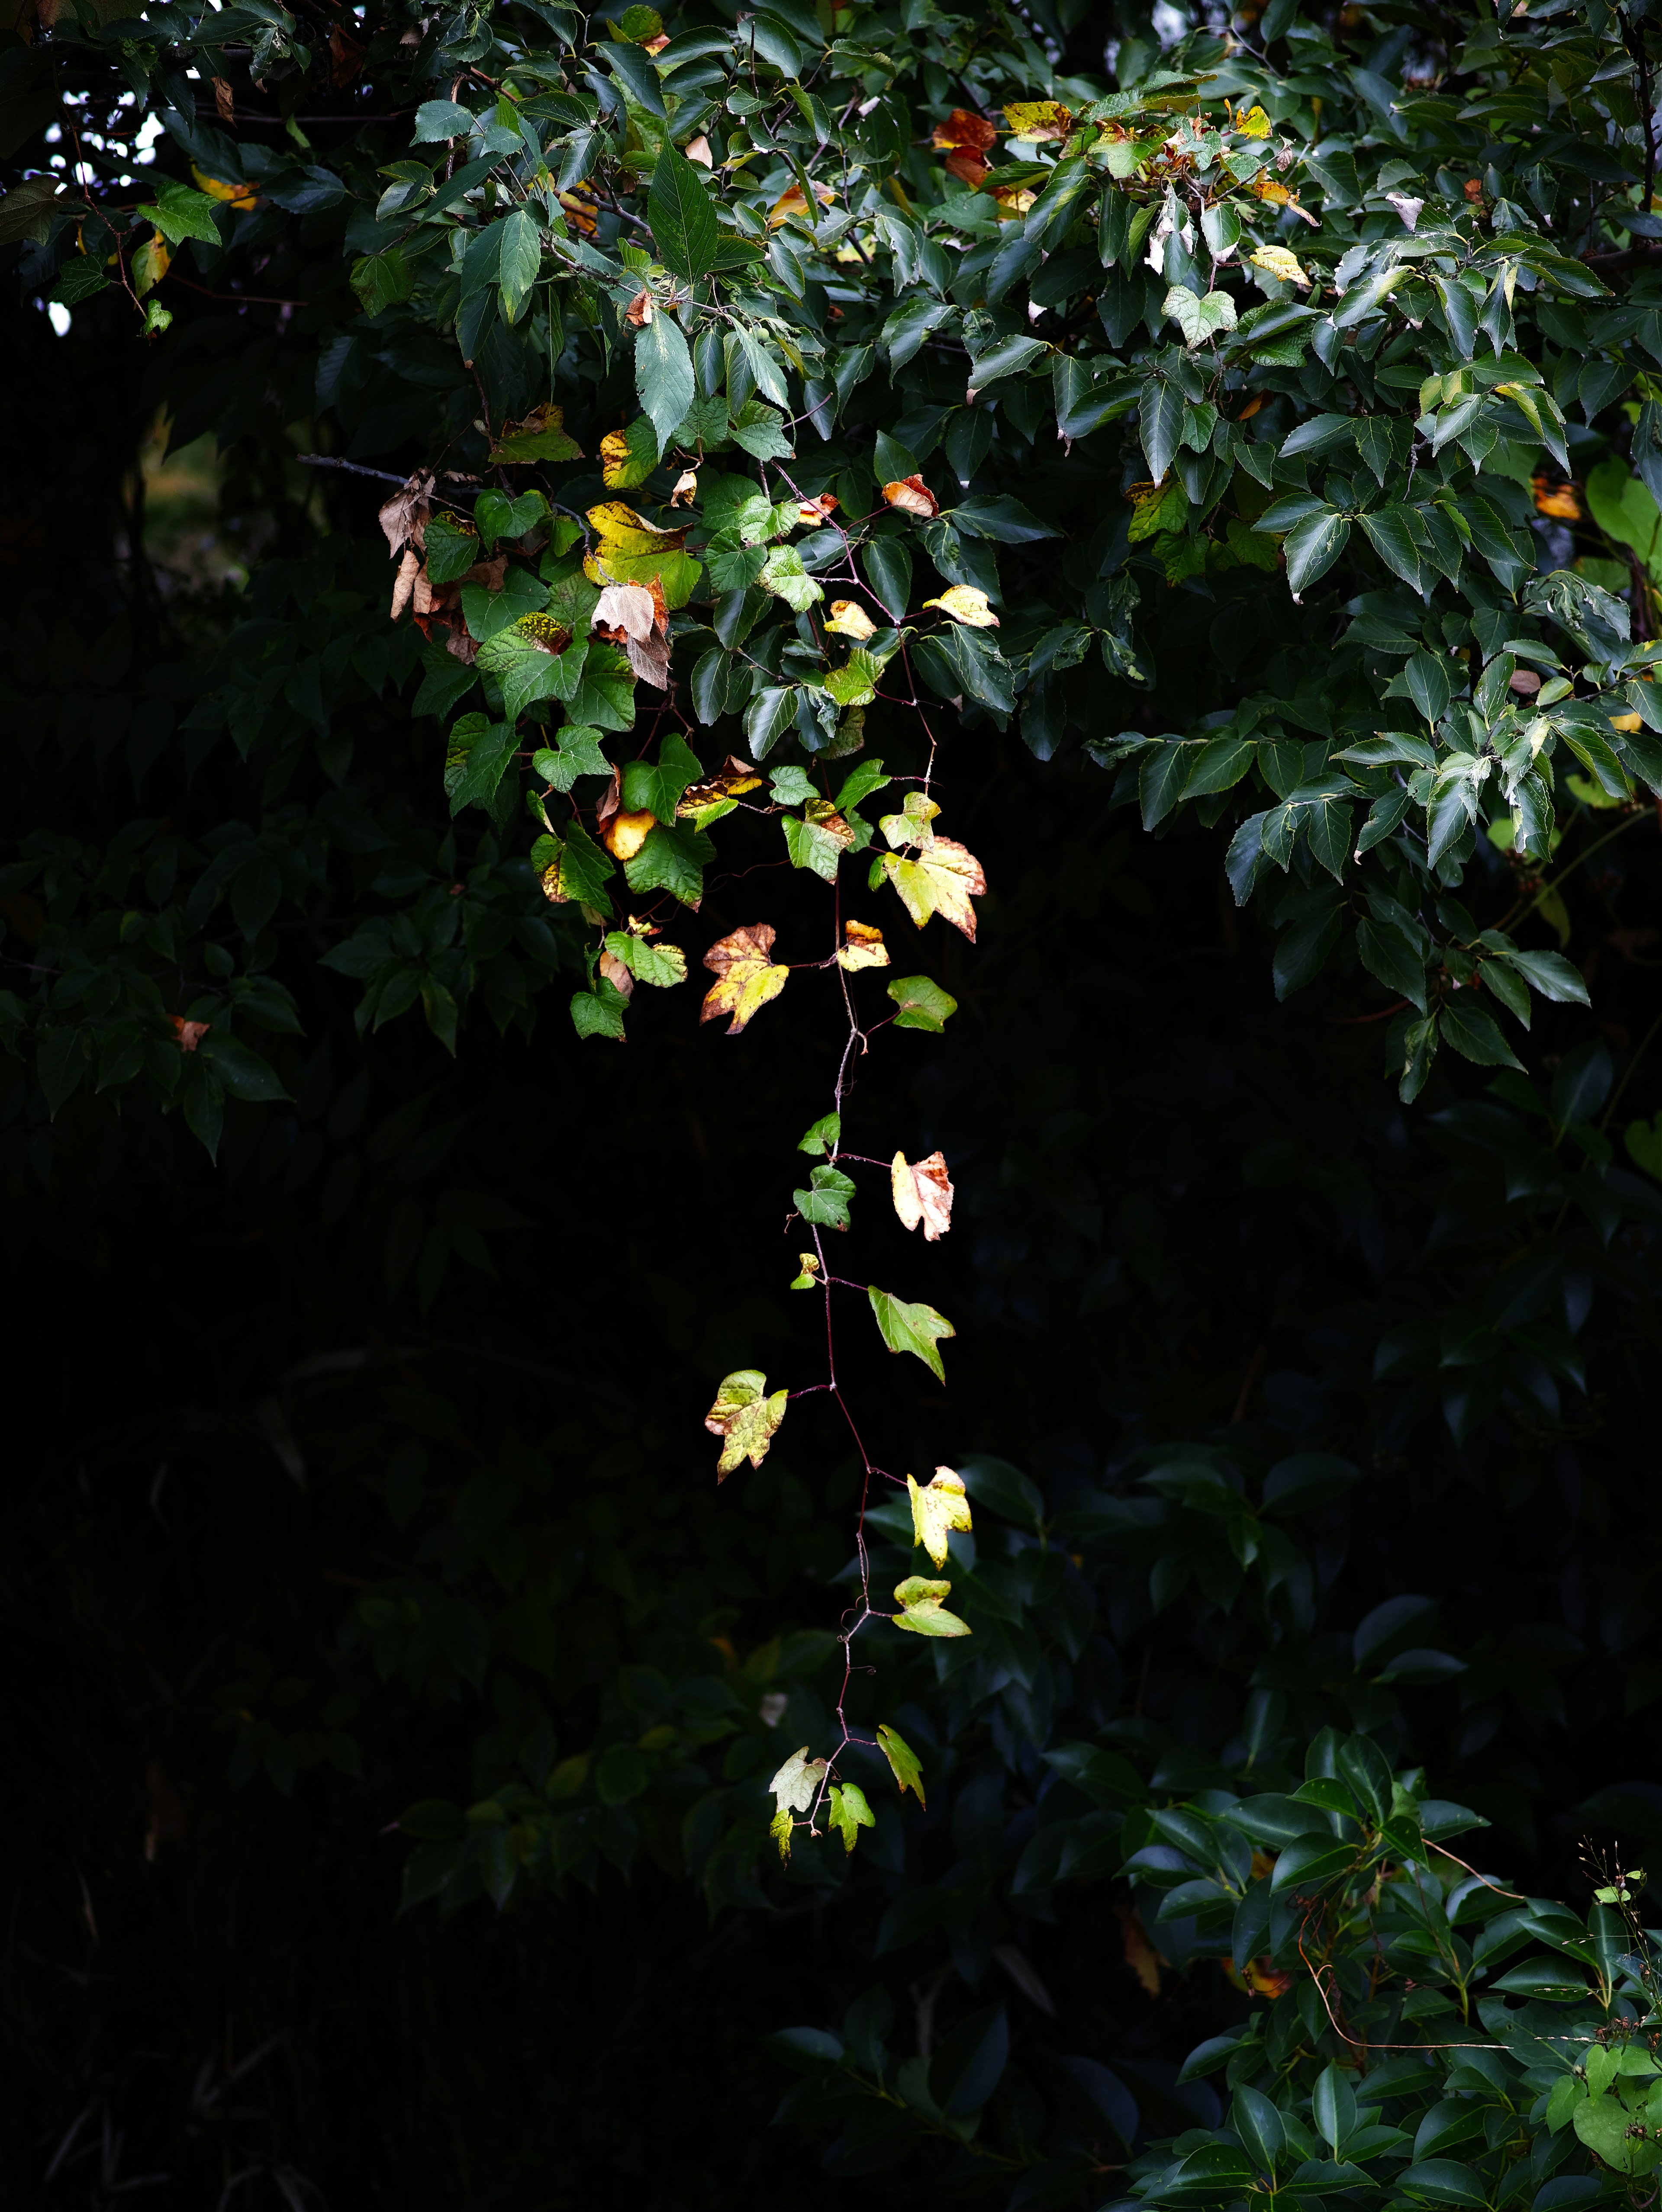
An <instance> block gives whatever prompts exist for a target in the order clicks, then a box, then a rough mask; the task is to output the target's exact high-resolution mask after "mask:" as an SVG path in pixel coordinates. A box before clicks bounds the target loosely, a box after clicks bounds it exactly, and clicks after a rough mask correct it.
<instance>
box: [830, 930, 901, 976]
mask: <svg viewBox="0 0 1662 2212" xmlns="http://www.w3.org/2000/svg"><path fill="white" fill-rule="evenodd" d="M843 936H844V937H845V938H846V939H847V940H848V942H847V943H846V944H845V945H839V946H838V948H837V966H838V967H839V968H846V969H849V972H850V974H852V973H853V971H854V970H855V969H856V968H886V967H887V966H888V964H889V948H888V946H887V945H885V943H884V942H883V933H882V931H881V930H880V929H878V928H876V927H874V925H873V924H872V923H871V922H869V921H845V922H844V923H843Z"/></svg>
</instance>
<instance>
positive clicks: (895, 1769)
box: [877, 1721, 929, 1810]
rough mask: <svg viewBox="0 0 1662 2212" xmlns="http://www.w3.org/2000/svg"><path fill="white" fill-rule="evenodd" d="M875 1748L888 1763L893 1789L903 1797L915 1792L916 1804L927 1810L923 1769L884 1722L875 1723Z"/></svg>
mask: <svg viewBox="0 0 1662 2212" xmlns="http://www.w3.org/2000/svg"><path fill="white" fill-rule="evenodd" d="M877 1746H878V1749H879V1750H880V1752H881V1753H882V1754H883V1756H884V1758H885V1759H887V1760H888V1762H889V1771H890V1772H891V1773H892V1775H893V1776H894V1780H895V1787H896V1788H897V1789H898V1790H899V1792H900V1794H901V1796H903V1797H904V1796H905V1794H906V1792H907V1791H908V1790H916V1792H917V1802H918V1803H919V1804H920V1805H922V1807H923V1808H925V1810H927V1809H928V1802H929V1801H928V1798H927V1797H926V1796H924V1795H923V1769H922V1767H921V1766H920V1765H918V1763H917V1753H916V1752H915V1751H914V1750H913V1749H912V1747H911V1746H910V1744H909V1743H908V1742H907V1741H906V1740H905V1738H904V1736H903V1735H900V1734H899V1733H898V1731H897V1730H896V1729H892V1728H891V1727H890V1726H889V1724H888V1723H887V1722H886V1721H879V1723H877Z"/></svg>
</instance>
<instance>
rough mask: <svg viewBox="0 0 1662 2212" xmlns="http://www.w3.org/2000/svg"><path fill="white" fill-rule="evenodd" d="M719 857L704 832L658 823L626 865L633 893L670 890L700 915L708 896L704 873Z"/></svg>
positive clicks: (679, 825)
mask: <svg viewBox="0 0 1662 2212" xmlns="http://www.w3.org/2000/svg"><path fill="white" fill-rule="evenodd" d="M714 859H715V846H714V845H712V844H711V842H710V841H709V838H708V837H707V836H705V835H704V833H703V830H702V829H691V828H689V827H688V825H687V824H686V823H679V822H678V823H663V822H660V823H654V826H653V827H652V828H651V829H648V832H647V834H646V842H644V843H643V844H642V847H641V849H640V851H639V852H638V853H636V854H635V855H634V857H633V858H632V859H631V860H625V861H624V876H625V878H627V880H628V883H629V887H630V890H632V891H635V892H637V893H639V892H642V891H667V892H668V893H669V894H670V896H671V897H672V898H676V899H679V901H680V902H681V904H682V905H683V906H685V907H691V908H692V909H693V910H694V912H695V913H696V912H697V908H698V904H699V902H700V901H701V900H702V899H703V896H704V870H705V869H706V868H707V867H708V866H709V863H710V862H711V861H712V860H714Z"/></svg>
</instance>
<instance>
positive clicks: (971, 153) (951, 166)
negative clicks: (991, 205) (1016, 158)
mask: <svg viewBox="0 0 1662 2212" xmlns="http://www.w3.org/2000/svg"><path fill="white" fill-rule="evenodd" d="M990 174H991V171H990V170H989V167H988V165H987V163H986V162H985V161H983V159H982V157H981V155H979V154H977V152H976V150H975V149H974V148H973V147H972V146H960V147H959V149H958V150H957V151H956V152H955V153H952V154H948V155H947V175H948V176H949V177H956V178H957V179H958V181H959V184H960V185H968V186H969V188H970V190H971V191H972V192H974V191H980V189H981V182H982V179H983V177H987V176H989V175H990Z"/></svg>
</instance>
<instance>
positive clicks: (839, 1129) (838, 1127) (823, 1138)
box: [796, 1114, 843, 1152]
mask: <svg viewBox="0 0 1662 2212" xmlns="http://www.w3.org/2000/svg"><path fill="white" fill-rule="evenodd" d="M842 1138H843V1116H842V1115H840V1114H822V1115H820V1116H819V1120H818V1121H816V1122H815V1123H814V1125H813V1127H812V1128H811V1129H807V1130H805V1131H804V1132H803V1133H802V1135H801V1138H800V1139H798V1140H797V1146H796V1149H797V1151H798V1152H835V1151H836V1150H837V1146H838V1145H839V1144H840V1143H841V1142H842Z"/></svg>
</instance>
